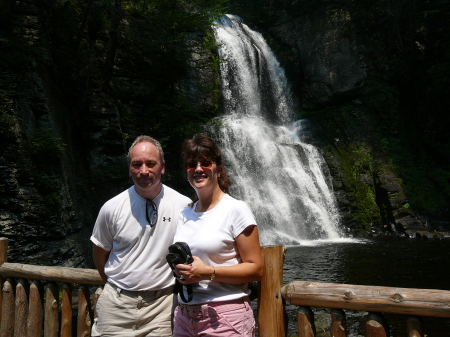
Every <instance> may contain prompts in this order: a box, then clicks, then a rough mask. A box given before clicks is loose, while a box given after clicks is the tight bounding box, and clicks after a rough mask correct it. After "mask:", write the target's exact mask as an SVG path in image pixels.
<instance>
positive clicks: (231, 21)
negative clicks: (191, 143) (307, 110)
mask: <svg viewBox="0 0 450 337" xmlns="http://www.w3.org/2000/svg"><path fill="white" fill-rule="evenodd" d="M214 32H215V39H216V42H217V43H218V44H220V47H219V56H220V58H221V59H223V60H225V62H223V63H221V64H220V78H221V94H222V104H223V109H224V114H223V116H221V117H219V118H218V119H216V120H215V121H214V122H213V123H210V124H208V125H207V126H206V128H207V132H208V133H210V134H211V135H212V137H213V138H214V139H215V140H216V141H217V142H218V143H219V145H220V147H221V149H222V152H223V156H224V158H225V160H226V164H227V166H226V169H227V171H228V174H229V176H230V178H231V180H232V186H231V189H230V194H231V195H233V196H235V197H236V198H238V199H241V200H244V201H245V202H247V204H248V205H249V206H250V208H251V209H252V211H253V213H254V214H255V216H256V219H257V223H258V226H259V230H260V237H261V242H262V244H264V245H270V244H287V245H295V244H301V243H302V242H304V241H309V240H333V239H338V238H339V237H341V233H340V229H339V222H340V218H339V213H338V210H337V207H336V201H335V198H334V195H333V191H332V188H331V178H330V176H329V175H326V174H325V173H324V172H325V171H326V170H324V168H326V163H325V161H324V159H323V158H322V156H321V154H320V152H319V151H318V150H317V149H316V148H315V147H314V146H312V145H310V144H307V143H305V142H302V140H301V134H302V133H303V132H305V130H304V125H303V124H304V123H302V121H301V120H300V121H295V110H296V103H295V101H294V99H293V96H292V94H291V90H290V88H289V85H288V82H287V80H286V77H285V75H284V71H283V69H282V68H281V67H280V64H279V63H278V61H277V60H276V58H275V56H274V54H273V53H272V51H271V50H270V48H269V46H268V45H267V43H266V42H265V40H264V38H263V37H262V36H261V34H259V33H258V32H255V31H252V30H251V29H250V28H249V27H248V26H246V25H245V24H244V23H243V21H242V19H241V18H239V17H238V16H234V15H226V16H224V17H222V18H221V19H220V20H218V21H216V22H215V24H214Z"/></svg>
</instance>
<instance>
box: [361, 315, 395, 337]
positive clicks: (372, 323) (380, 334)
mask: <svg viewBox="0 0 450 337" xmlns="http://www.w3.org/2000/svg"><path fill="white" fill-rule="evenodd" d="M389 336H390V334H389V325H388V324H387V322H386V320H385V319H384V316H383V315H382V314H381V313H380V312H369V314H368V315H367V322H366V337H389Z"/></svg>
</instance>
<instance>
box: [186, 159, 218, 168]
mask: <svg viewBox="0 0 450 337" xmlns="http://www.w3.org/2000/svg"><path fill="white" fill-rule="evenodd" d="M213 164H214V162H213V161H210V160H204V161H195V160H191V161H188V162H187V163H186V169H187V170H189V171H194V170H195V169H197V166H198V165H200V167H201V168H202V169H204V170H205V169H210V168H211V167H212V166H213Z"/></svg>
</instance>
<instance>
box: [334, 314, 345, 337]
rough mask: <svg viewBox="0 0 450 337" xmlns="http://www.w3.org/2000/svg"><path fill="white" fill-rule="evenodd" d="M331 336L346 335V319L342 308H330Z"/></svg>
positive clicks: (342, 336) (341, 336) (340, 336)
mask: <svg viewBox="0 0 450 337" xmlns="http://www.w3.org/2000/svg"><path fill="white" fill-rule="evenodd" d="M330 331H331V337H346V336H347V332H346V331H347V319H346V318H345V313H344V310H342V309H331V328H330Z"/></svg>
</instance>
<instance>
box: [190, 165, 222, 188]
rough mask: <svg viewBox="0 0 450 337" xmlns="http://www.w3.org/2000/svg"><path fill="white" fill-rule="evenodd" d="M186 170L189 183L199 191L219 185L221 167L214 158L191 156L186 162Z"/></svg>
mask: <svg viewBox="0 0 450 337" xmlns="http://www.w3.org/2000/svg"><path fill="white" fill-rule="evenodd" d="M186 170H187V176H188V180H189V183H190V184H191V186H192V187H193V188H194V189H195V190H196V191H197V192H200V191H201V190H203V189H209V188H211V189H214V188H216V187H217V186H218V182H217V180H218V177H219V174H220V172H219V171H220V167H218V166H217V164H216V163H215V162H214V161H213V160H212V159H208V158H204V157H196V158H191V159H189V160H187V162H186Z"/></svg>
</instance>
